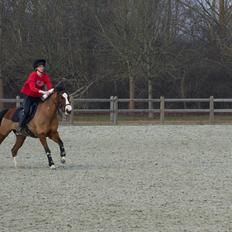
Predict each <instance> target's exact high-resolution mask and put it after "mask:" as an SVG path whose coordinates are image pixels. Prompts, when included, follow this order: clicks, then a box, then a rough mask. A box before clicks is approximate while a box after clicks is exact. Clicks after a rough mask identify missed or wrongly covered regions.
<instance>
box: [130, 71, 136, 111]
mask: <svg viewBox="0 0 232 232" xmlns="http://www.w3.org/2000/svg"><path fill="white" fill-rule="evenodd" d="M134 98H135V80H134V77H133V76H132V75H130V77H129V99H130V101H129V109H130V110H133V109H134V108H135V102H134V100H133V99H134Z"/></svg>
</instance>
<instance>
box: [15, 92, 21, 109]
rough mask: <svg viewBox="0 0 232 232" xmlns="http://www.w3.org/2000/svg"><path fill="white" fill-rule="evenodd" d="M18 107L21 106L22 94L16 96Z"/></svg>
mask: <svg viewBox="0 0 232 232" xmlns="http://www.w3.org/2000/svg"><path fill="white" fill-rule="evenodd" d="M16 107H17V108H18V107H20V96H18V95H17V96H16Z"/></svg>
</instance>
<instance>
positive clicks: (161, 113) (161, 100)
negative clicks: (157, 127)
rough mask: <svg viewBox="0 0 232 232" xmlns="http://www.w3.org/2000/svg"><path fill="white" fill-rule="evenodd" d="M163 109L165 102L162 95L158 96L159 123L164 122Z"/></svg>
mask: <svg viewBox="0 0 232 232" xmlns="http://www.w3.org/2000/svg"><path fill="white" fill-rule="evenodd" d="M164 109H165V102H164V97H163V96H161V97H160V123H161V124H164Z"/></svg>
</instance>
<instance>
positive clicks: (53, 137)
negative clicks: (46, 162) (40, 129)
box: [49, 131, 66, 163]
mask: <svg viewBox="0 0 232 232" xmlns="http://www.w3.org/2000/svg"><path fill="white" fill-rule="evenodd" d="M49 138H50V139H51V140H53V141H54V142H55V143H57V144H59V147H60V158H61V159H60V161H61V163H65V157H66V152H65V149H64V143H63V141H62V140H61V138H60V136H59V133H58V131H55V132H51V133H50V134H49Z"/></svg>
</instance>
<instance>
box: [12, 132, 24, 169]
mask: <svg viewBox="0 0 232 232" xmlns="http://www.w3.org/2000/svg"><path fill="white" fill-rule="evenodd" d="M25 139H26V136H22V135H17V136H16V141H15V144H14V146H13V148H12V149H11V153H12V157H13V159H14V164H15V167H17V162H16V156H17V153H18V150H19V148H20V147H22V145H23V143H24V141H25Z"/></svg>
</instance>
